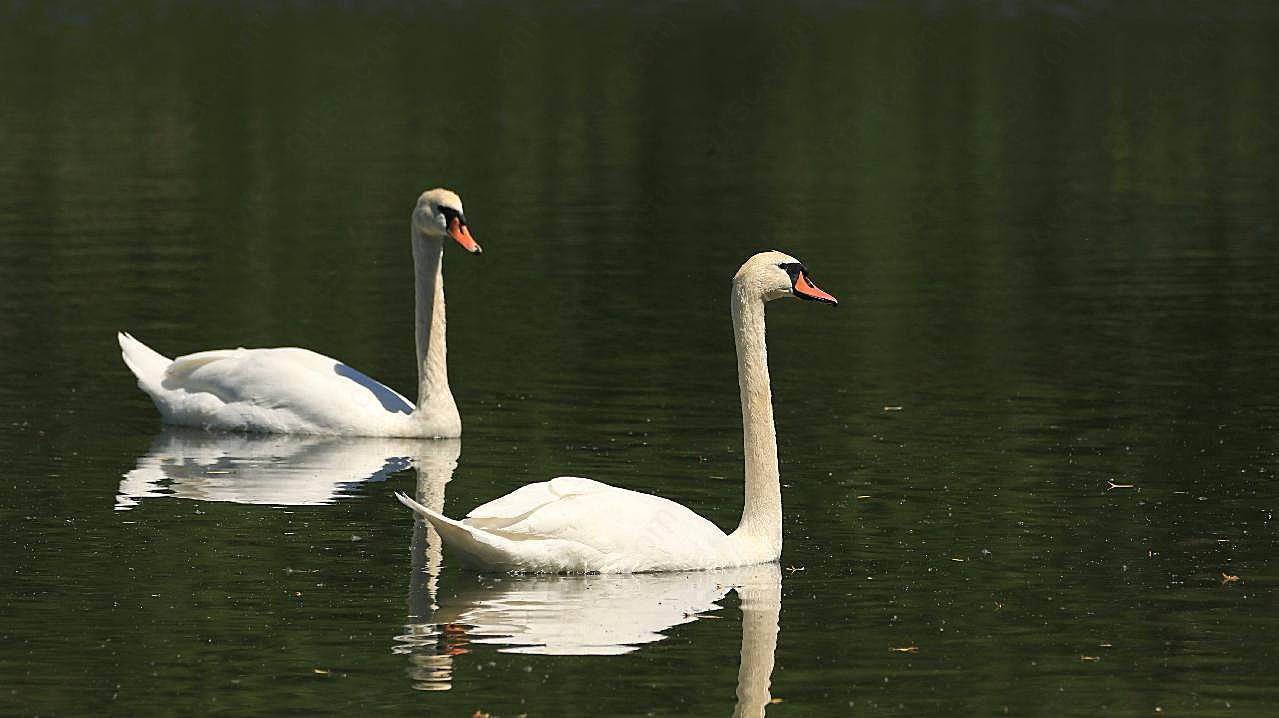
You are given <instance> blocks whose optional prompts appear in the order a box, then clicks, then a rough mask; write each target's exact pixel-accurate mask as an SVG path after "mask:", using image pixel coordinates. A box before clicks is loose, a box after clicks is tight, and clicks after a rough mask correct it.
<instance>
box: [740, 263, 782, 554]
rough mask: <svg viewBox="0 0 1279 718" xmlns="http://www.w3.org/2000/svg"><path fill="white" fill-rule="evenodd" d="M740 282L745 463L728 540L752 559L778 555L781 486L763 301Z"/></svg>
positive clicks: (780, 532) (779, 546)
mask: <svg viewBox="0 0 1279 718" xmlns="http://www.w3.org/2000/svg"><path fill="white" fill-rule="evenodd" d="M743 284H744V283H742V282H734V283H733V294H732V311H733V337H734V339H735V340H736V342H737V384H738V387H739V389H740V391H741V397H742V448H743V452H742V455H743V458H744V459H745V461H746V503H745V505H744V506H743V508H742V522H741V523H740V524H738V526H737V530H736V531H734V532H733V536H732V537H733V539H734V540H735V541H737V542H738V543H739V544H740V545H742V547H743V548H744V549H747V550H749V551H750V552H751V554H752V556H751V557H752V558H753V559H754V560H763V561H774V560H776V559H777V558H779V557H780V556H781V555H782V485H781V478H780V475H779V473H778V469H777V432H776V430H775V429H774V428H773V396H772V390H771V389H770V387H769V380H768V348H767V347H766V346H765V344H764V302H763V300H762V299H760V298H759V297H758V296H755V295H752V294H751V293H750V292H749V291H748V290H747V288H746V287H745V286H743Z"/></svg>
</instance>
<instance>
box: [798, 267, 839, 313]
mask: <svg viewBox="0 0 1279 718" xmlns="http://www.w3.org/2000/svg"><path fill="white" fill-rule="evenodd" d="M791 288H792V289H794V290H795V296H797V297H799V298H800V299H811V300H813V301H815V302H824V303H826V304H829V305H831V306H839V300H838V299H836V298H835V297H834V296H832V295H830V294H827V293H826V292H825V291H823V290H822V288H821V287H819V286H817V285H816V284H813V280H812V279H811V278H809V276H808V270H805V269H801V270H799V272H798V273H796V274H795V284H794V285H792V287H791Z"/></svg>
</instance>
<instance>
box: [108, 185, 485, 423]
mask: <svg viewBox="0 0 1279 718" xmlns="http://www.w3.org/2000/svg"><path fill="white" fill-rule="evenodd" d="M411 236H412V243H413V265H414V271H415V274H416V292H415V309H416V312H417V327H416V330H417V331H416V333H417V365H418V395H417V406H416V407H414V405H413V404H412V403H410V402H409V400H408V399H405V398H404V397H403V396H402V395H400V394H399V393H398V392H396V391H395V390H394V389H391V388H390V387H387V386H385V385H383V384H381V383H379V382H377V381H375V380H373V379H371V378H369V377H368V376H365V375H364V374H362V373H360V372H358V371H356V370H355V369H352V368H351V367H349V366H347V365H346V364H344V363H342V362H340V361H338V360H337V359H332V358H330V357H327V356H324V355H323V354H317V353H316V352H313V351H311V350H309V349H299V348H297V347H284V348H278V349H243V348H240V349H215V350H212V351H204V352H199V353H196V354H188V355H186V356H181V357H178V358H177V359H173V360H171V359H169V358H168V357H165V356H163V355H161V354H159V353H157V352H156V351H154V350H152V349H151V348H150V347H148V346H147V345H145V344H143V343H142V342H140V341H138V340H137V339H134V338H133V337H132V336H130V335H128V334H126V333H123V332H121V333H120V334H119V335H118V339H119V341H120V352H121V355H122V356H123V357H124V363H125V364H126V365H128V367H129V369H130V370H132V371H133V373H134V375H135V376H137V378H138V387H139V388H141V389H142V391H144V392H146V393H147V394H148V395H149V396H150V397H151V400H152V401H154V402H155V406H156V408H157V409H159V410H160V416H161V418H162V420H163V421H164V422H165V423H167V424H176V425H179V426H198V427H202V428H205V429H224V430H231V431H250V432H269V433H281V434H330V435H341V436H395V437H414V438H450V439H451V438H456V437H458V436H461V434H462V421H461V418H460V417H459V416H458V413H457V404H456V403H454V401H453V394H452V392H450V391H449V379H448V370H447V366H446V362H445V347H444V327H445V319H444V279H443V275H442V271H441V267H442V256H443V252H444V238H445V237H452V238H453V240H455V241H456V242H457V243H458V244H460V245H462V247H463V248H464V249H466V250H467V251H468V252H470V253H471V254H479V253H480V252H481V250H480V245H479V244H477V243H476V242H475V240H474V239H473V238H472V237H471V231H470V229H468V228H467V225H466V216H465V215H464V214H463V213H462V200H461V198H460V197H458V196H457V195H456V194H454V193H453V192H450V191H449V190H446V189H433V190H428V191H426V192H423V193H422V196H421V197H420V198H419V199H418V201H417V207H416V208H415V209H414V210H413V217H412V222H411Z"/></svg>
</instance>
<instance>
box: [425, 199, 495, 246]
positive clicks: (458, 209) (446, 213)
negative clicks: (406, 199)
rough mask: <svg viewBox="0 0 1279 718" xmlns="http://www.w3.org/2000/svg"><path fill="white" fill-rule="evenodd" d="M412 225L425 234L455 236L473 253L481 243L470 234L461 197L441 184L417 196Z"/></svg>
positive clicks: (459, 242) (428, 235)
mask: <svg viewBox="0 0 1279 718" xmlns="http://www.w3.org/2000/svg"><path fill="white" fill-rule="evenodd" d="M413 227H414V228H415V229H417V231H419V232H421V233H422V234H423V236H426V237H440V238H443V237H452V238H453V240H454V241H456V242H457V243H458V244H460V245H462V249H465V250H466V251H468V252H470V253H471V254H479V253H480V252H482V251H484V250H482V249H480V245H479V243H477V242H476V241H475V239H474V238H473V237H471V230H470V229H468V228H467V226H466V215H465V214H463V213H462V198H461V197H458V196H457V193H456V192H452V191H450V190H446V189H444V188H442V187H437V188H435V189H428V190H427V191H425V192H423V193H422V196H421V197H418V199H417V207H415V208H414V209H413Z"/></svg>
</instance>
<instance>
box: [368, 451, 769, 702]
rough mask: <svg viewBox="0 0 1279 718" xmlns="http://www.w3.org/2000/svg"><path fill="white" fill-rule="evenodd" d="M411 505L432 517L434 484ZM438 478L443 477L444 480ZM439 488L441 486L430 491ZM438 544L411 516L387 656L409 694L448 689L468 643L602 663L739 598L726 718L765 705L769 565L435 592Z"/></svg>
mask: <svg viewBox="0 0 1279 718" xmlns="http://www.w3.org/2000/svg"><path fill="white" fill-rule="evenodd" d="M418 476H419V483H418V496H417V497H416V498H417V499H418V501H420V502H421V503H423V504H425V505H426V506H428V507H429V508H431V509H433V510H436V511H439V510H440V508H439V507H440V506H442V505H443V497H444V493H443V491H442V489H441V488H439V487H437V486H435V484H436V483H438V478H437V477H431V476H429V475H428V474H427V473H425V472H423V471H422V470H421V469H419V474H418ZM446 480H447V479H446ZM439 486H440V487H442V484H440V485H439ZM440 546H441V543H440V538H439V536H438V535H437V534H436V533H435V531H434V530H433V529H431V528H430V527H429V526H426V525H425V522H424V521H423V520H422V519H421V518H420V517H417V518H416V519H415V520H414V524H413V544H412V550H413V569H412V574H411V578H410V581H409V598H408V604H409V623H408V625H406V626H405V632H404V633H403V634H402V635H399V636H396V637H395V642H396V643H395V647H394V648H393V650H394V652H396V653H400V654H406V655H407V656H408V657H409V670H408V673H409V676H410V678H411V680H412V681H413V687H414V688H415V689H417V690H424V691H432V690H436V691H438V690H449V688H450V687H452V680H453V670H454V665H453V663H454V660H455V659H456V658H457V657H458V656H461V655H464V654H466V653H469V652H470V650H471V646H473V645H475V644H488V645H494V646H498V649H497V650H499V651H502V652H506V653H536V654H543V655H596V656H610V655H618V654H624V653H629V652H631V651H635V650H638V649H639V648H640V647H641V646H642V645H644V644H646V643H653V642H655V641H660V640H662V639H663V638H665V637H666V636H665V635H663V633H662V632H663V631H666V630H667V629H669V628H672V627H674V626H678V625H681V624H684V623H692V622H694V621H696V620H698V619H699V618H701V617H702V616H703V615H706V614H708V613H712V612H715V611H719V610H720V609H721V606H720V605H719V603H718V602H719V601H720V600H721V599H723V598H724V597H725V596H727V595H728V593H729V592H730V591H736V592H737V594H738V597H739V598H740V599H741V611H742V647H741V663H740V664H739V668H738V672H737V706H736V709H735V710H734V712H733V715H734V716H762V715H764V709H765V707H766V706H767V705H768V703H769V699H770V696H769V692H768V691H769V683H770V680H771V676H772V672H773V653H774V651H775V650H776V648H777V633H778V618H779V616H780V613H781V606H782V578H781V568H780V566H779V565H778V564H776V563H766V564H760V565H756V566H744V567H740V568H732V569H716V570H710V571H680V572H672V573H647V574H621V575H617V574H613V575H587V576H516V575H505V574H502V575H475V574H459V575H455V577H456V578H459V579H463V580H464V581H465V582H466V583H467V587H466V588H464V589H460V590H457V591H453V592H447V591H446V592H444V593H440V592H439V591H438V585H437V581H438V574H439V569H440V564H441V551H440Z"/></svg>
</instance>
